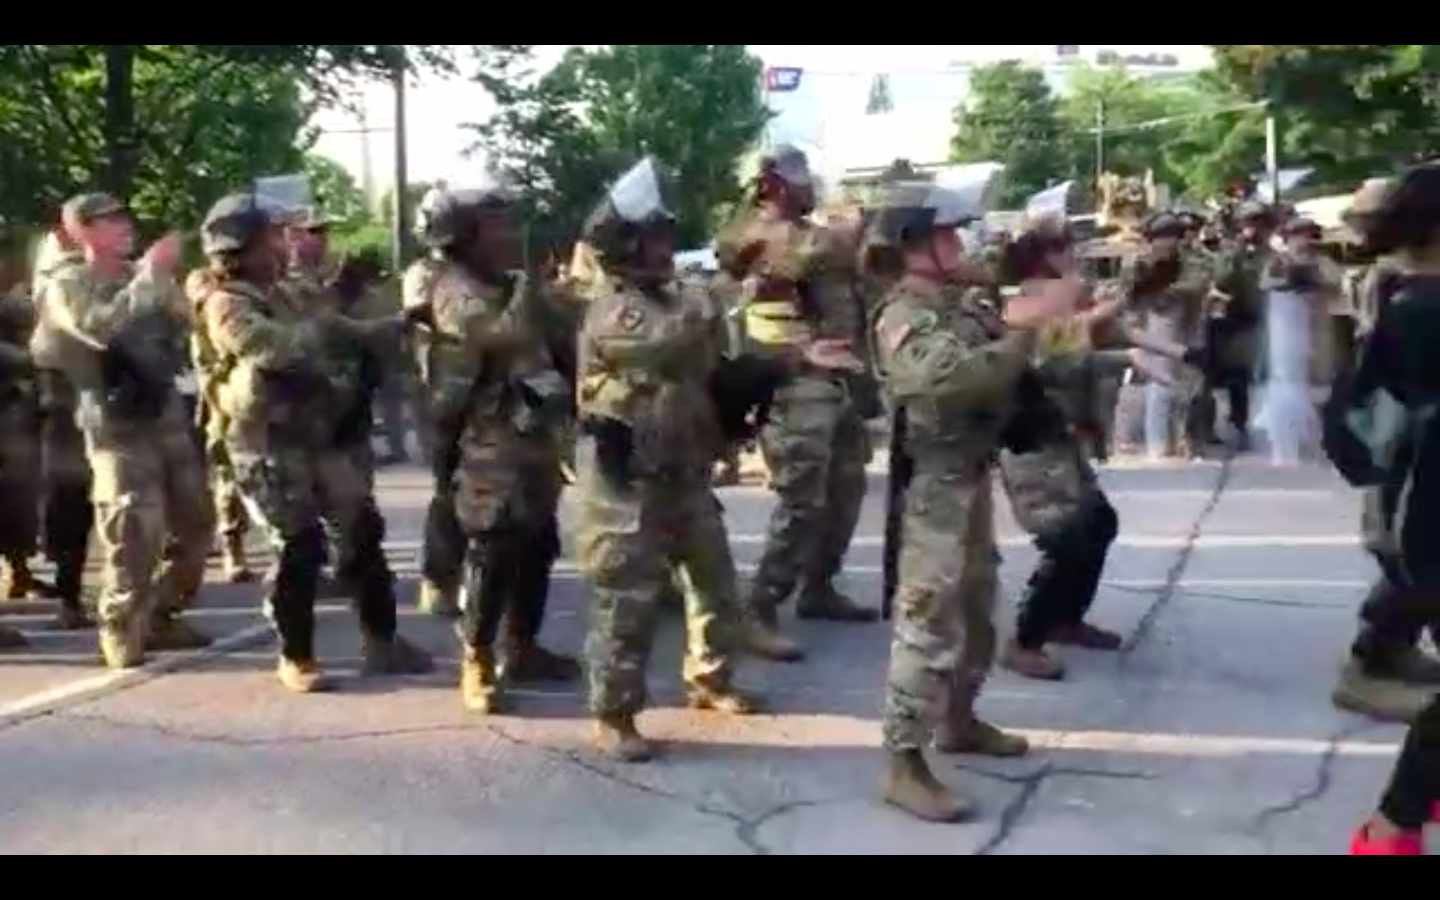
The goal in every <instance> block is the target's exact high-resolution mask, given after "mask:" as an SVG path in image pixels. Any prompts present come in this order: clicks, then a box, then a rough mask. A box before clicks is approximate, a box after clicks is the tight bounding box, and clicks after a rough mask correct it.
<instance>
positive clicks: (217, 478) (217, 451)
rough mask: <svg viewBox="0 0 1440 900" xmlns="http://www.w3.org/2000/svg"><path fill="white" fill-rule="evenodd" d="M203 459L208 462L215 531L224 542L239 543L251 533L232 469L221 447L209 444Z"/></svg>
mask: <svg viewBox="0 0 1440 900" xmlns="http://www.w3.org/2000/svg"><path fill="white" fill-rule="evenodd" d="M206 456H207V458H208V461H209V463H210V491H211V494H212V496H213V497H214V503H215V522H216V527H217V530H218V531H219V532H220V534H221V536H223V537H224V538H226V539H227V540H240V539H242V538H244V537H245V532H247V531H249V530H250V516H249V514H248V513H247V512H246V511H245V499H244V497H242V496H241V494H240V486H239V484H237V483H236V478H235V466H234V464H233V463H231V462H230V457H229V455H228V454H227V453H226V452H225V446H224V445H223V444H211V445H210V446H209V447H208V448H207V452H206Z"/></svg>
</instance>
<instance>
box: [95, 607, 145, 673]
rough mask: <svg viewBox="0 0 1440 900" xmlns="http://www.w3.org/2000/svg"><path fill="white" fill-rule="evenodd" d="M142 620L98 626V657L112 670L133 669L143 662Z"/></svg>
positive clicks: (137, 617)
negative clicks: (102, 658)
mask: <svg viewBox="0 0 1440 900" xmlns="http://www.w3.org/2000/svg"><path fill="white" fill-rule="evenodd" d="M143 623H144V619H142V618H141V617H139V616H135V617H134V619H133V621H130V622H117V623H109V622H107V623H103V624H101V626H100V655H101V656H102V657H104V659H105V665H107V666H109V667H110V668H112V669H133V668H134V667H136V666H138V665H140V664H141V663H143V662H144V661H145V628H144V625H143Z"/></svg>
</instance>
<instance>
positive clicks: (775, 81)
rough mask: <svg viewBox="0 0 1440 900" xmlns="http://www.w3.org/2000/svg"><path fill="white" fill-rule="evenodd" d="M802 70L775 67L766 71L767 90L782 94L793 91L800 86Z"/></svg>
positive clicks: (789, 67) (790, 67) (791, 67)
mask: <svg viewBox="0 0 1440 900" xmlns="http://www.w3.org/2000/svg"><path fill="white" fill-rule="evenodd" d="M801 71H802V70H800V69H797V68H795V67H793V66H773V67H771V68H769V69H766V70H765V88H766V90H770V91H774V92H776V93H780V92H782V91H793V90H795V89H796V88H798V87H799V86H800V73H801Z"/></svg>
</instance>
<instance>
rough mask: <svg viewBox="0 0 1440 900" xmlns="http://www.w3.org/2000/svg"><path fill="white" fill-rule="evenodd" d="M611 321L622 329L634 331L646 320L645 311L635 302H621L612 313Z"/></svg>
mask: <svg viewBox="0 0 1440 900" xmlns="http://www.w3.org/2000/svg"><path fill="white" fill-rule="evenodd" d="M610 321H611V324H613V325H614V326H615V327H617V328H619V329H621V330H622V331H634V330H636V329H637V328H639V327H640V326H641V325H642V324H644V322H645V311H644V310H643V309H641V308H640V307H639V306H637V305H636V304H634V303H621V304H619V305H617V306H616V307H615V311H614V312H612V313H611V314H610Z"/></svg>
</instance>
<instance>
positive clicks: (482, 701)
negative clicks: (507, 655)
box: [460, 647, 503, 716]
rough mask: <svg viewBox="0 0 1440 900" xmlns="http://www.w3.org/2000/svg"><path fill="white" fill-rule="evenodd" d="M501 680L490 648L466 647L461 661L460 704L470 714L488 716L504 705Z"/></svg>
mask: <svg viewBox="0 0 1440 900" xmlns="http://www.w3.org/2000/svg"><path fill="white" fill-rule="evenodd" d="M502 700H503V698H502V696H501V689H500V679H499V678H497V677H496V674H495V657H494V655H493V654H492V653H491V652H490V648H489V647H466V648H465V654H464V656H463V657H462V658H461V660H460V702H461V703H462V704H464V706H465V708H466V709H467V710H469V711H470V712H476V713H480V714H481V715H482V716H488V715H490V714H491V713H495V712H499V711H500V707H501V705H502Z"/></svg>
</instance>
